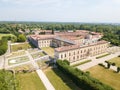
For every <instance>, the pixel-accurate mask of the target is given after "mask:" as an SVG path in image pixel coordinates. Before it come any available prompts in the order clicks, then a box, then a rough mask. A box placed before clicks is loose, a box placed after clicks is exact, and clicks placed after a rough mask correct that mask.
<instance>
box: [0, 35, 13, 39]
mask: <svg viewBox="0 0 120 90" xmlns="http://www.w3.org/2000/svg"><path fill="white" fill-rule="evenodd" d="M3 36H13V37H14V35H13V34H1V33H0V40H1V38H2V37H3Z"/></svg>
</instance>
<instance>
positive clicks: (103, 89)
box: [57, 60, 114, 90]
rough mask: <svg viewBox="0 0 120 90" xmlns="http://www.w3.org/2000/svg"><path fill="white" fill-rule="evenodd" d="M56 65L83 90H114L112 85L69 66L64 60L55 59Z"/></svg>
mask: <svg viewBox="0 0 120 90" xmlns="http://www.w3.org/2000/svg"><path fill="white" fill-rule="evenodd" d="M57 66H58V68H59V69H60V70H61V71H62V72H63V73H65V74H66V75H68V77H70V78H71V79H72V81H73V82H74V83H75V84H76V85H77V86H78V87H80V88H82V89H83V90H114V89H113V88H112V87H110V86H108V85H106V84H103V83H102V82H100V81H99V80H97V79H95V78H93V77H91V76H90V75H89V74H88V73H85V72H83V71H81V70H79V69H77V68H73V67H71V66H69V65H68V64H67V63H66V61H62V60H57Z"/></svg>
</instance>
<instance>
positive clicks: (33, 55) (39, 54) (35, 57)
mask: <svg viewBox="0 0 120 90" xmlns="http://www.w3.org/2000/svg"><path fill="white" fill-rule="evenodd" d="M31 55H32V57H33V58H34V59H37V58H40V57H42V56H45V54H44V53H43V52H37V53H34V54H31Z"/></svg>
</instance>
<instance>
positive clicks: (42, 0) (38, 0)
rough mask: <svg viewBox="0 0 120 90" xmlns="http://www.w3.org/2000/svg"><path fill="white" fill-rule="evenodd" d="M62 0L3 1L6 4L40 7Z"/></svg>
mask: <svg viewBox="0 0 120 90" xmlns="http://www.w3.org/2000/svg"><path fill="white" fill-rule="evenodd" d="M59 1H60V0H2V2H4V3H13V4H20V5H29V4H30V5H39V4H46V3H56V2H59Z"/></svg>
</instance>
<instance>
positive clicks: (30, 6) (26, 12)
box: [0, 0, 120, 23]
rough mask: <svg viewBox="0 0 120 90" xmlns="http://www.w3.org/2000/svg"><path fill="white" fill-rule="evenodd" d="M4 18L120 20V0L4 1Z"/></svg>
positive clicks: (0, 5) (0, 15) (0, 9)
mask: <svg viewBox="0 0 120 90" xmlns="http://www.w3.org/2000/svg"><path fill="white" fill-rule="evenodd" d="M0 21H49V22H102V23H103V22H106V23H120V0H0Z"/></svg>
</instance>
